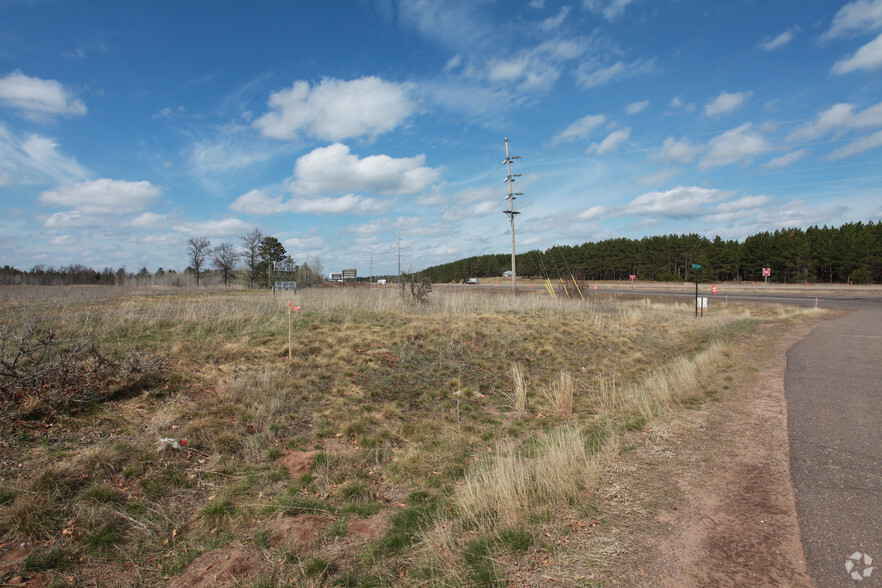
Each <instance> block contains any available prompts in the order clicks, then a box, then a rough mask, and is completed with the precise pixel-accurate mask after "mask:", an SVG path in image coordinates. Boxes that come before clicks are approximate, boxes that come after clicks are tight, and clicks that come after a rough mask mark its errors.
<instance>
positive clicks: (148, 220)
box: [129, 212, 168, 229]
mask: <svg viewBox="0 0 882 588" xmlns="http://www.w3.org/2000/svg"><path fill="white" fill-rule="evenodd" d="M129 225H131V226H133V227H135V228H137V229H163V228H165V227H167V226H168V215H165V214H157V213H155V212H144V213H141V214H139V215H138V216H136V217H135V218H133V219H132V220H131V221H130V222H129Z"/></svg>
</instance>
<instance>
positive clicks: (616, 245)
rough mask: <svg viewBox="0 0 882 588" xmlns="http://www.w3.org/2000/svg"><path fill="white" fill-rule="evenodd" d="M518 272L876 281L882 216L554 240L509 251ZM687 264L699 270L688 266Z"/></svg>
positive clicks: (447, 275) (470, 262) (458, 265)
mask: <svg viewBox="0 0 882 588" xmlns="http://www.w3.org/2000/svg"><path fill="white" fill-rule="evenodd" d="M516 264H517V265H516V270H517V274H518V276H524V277H530V278H545V277H550V278H553V279H557V277H558V276H560V277H569V276H570V275H572V276H573V277H575V278H576V279H577V280H627V279H629V278H630V276H632V275H634V276H637V279H640V280H656V281H694V280H696V279H698V280H699V281H700V282H725V281H763V279H764V276H763V273H762V272H763V268H769V269H770V270H771V276H770V277H769V279H770V281H773V282H778V283H802V282H808V283H855V284H882V221H880V222H875V223H874V222H872V221H870V222H868V223H863V222H857V223H847V224H844V225H842V226H840V227H827V226H826V225H825V226H823V227H818V226H812V227H810V228H808V229H805V230H803V229H798V228H793V229H779V230H776V231H774V232H768V231H766V232H762V233H757V234H755V235H751V236H749V237H747V238H746V239H744V241H735V240H724V239H721V238H720V237H719V236H717V237H715V238H713V239H709V238H707V237H703V236H700V235H697V234H694V233H693V234H688V235H663V236H653V237H643V238H642V239H625V238H616V239H607V240H605V241H599V242H586V243H583V244H582V245H556V246H554V247H551V248H549V249H546V250H545V251H541V250H538V249H535V250H531V251H527V252H525V253H520V254H518V255H517V256H516ZM693 264H696V265H700V266H701V269H700V270H697V269H693ZM510 269H511V254H506V253H500V254H489V255H481V256H475V257H468V258H465V259H460V260H458V261H454V262H450V263H446V264H442V265H437V266H433V267H429V268H427V269H426V270H425V271H424V273H425V274H427V275H428V276H429V278H430V279H431V280H432V281H433V282H460V281H462V280H463V279H465V278H469V277H476V278H482V277H497V276H501V275H502V274H503V272H506V271H509V270H510Z"/></svg>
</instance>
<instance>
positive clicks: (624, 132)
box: [588, 128, 631, 155]
mask: <svg viewBox="0 0 882 588" xmlns="http://www.w3.org/2000/svg"><path fill="white" fill-rule="evenodd" d="M630 136H631V129H629V128H625V129H619V130H618V131H613V132H612V133H610V134H609V135H607V136H606V138H605V139H604V140H603V141H601V142H600V143H594V144H593V145H591V147H589V148H588V153H596V154H597V155H603V154H604V153H609V152H612V151H615V150H617V149H618V148H619V147H621V146H622V144H623V143H624V142H625V141H627V140H628V138H629V137H630Z"/></svg>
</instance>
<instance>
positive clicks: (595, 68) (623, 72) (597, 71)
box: [576, 59, 655, 89]
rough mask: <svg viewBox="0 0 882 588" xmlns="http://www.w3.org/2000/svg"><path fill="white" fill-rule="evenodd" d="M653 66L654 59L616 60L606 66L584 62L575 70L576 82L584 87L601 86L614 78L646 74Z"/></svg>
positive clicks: (619, 78)
mask: <svg viewBox="0 0 882 588" xmlns="http://www.w3.org/2000/svg"><path fill="white" fill-rule="evenodd" d="M654 67H655V59H637V60H635V61H632V62H631V63H625V62H624V61H617V62H616V63H614V64H612V65H608V66H601V65H599V64H597V63H593V62H586V63H583V64H582V65H580V66H579V68H578V69H577V70H576V84H578V85H579V86H580V87H582V88H584V89H590V88H594V87H597V86H603V85H605V84H608V83H610V82H613V81H615V80H621V79H625V78H631V77H634V76H637V75H642V74H647V73H649V72H651V71H652V70H653V69H654Z"/></svg>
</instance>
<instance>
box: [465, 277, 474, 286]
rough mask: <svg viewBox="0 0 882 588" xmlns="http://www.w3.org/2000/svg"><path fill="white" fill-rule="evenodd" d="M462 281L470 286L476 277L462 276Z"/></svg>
mask: <svg viewBox="0 0 882 588" xmlns="http://www.w3.org/2000/svg"><path fill="white" fill-rule="evenodd" d="M462 283H463V284H465V285H466V286H470V285H471V284H477V283H478V278H463V279H462Z"/></svg>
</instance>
